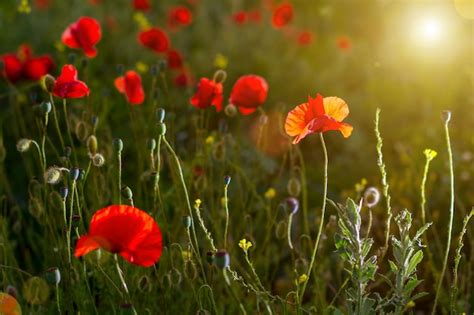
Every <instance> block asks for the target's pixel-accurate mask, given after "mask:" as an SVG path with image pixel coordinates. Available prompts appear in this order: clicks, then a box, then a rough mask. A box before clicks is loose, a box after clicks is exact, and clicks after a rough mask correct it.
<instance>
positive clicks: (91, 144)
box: [87, 135, 98, 155]
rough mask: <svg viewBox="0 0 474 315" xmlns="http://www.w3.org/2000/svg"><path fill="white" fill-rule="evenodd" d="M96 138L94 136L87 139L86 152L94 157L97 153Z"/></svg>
mask: <svg viewBox="0 0 474 315" xmlns="http://www.w3.org/2000/svg"><path fill="white" fill-rule="evenodd" d="M97 147H98V143H97V137H96V136H94V135H90V136H89V138H88V139H87V150H88V151H89V153H90V154H91V155H94V154H96V153H97Z"/></svg>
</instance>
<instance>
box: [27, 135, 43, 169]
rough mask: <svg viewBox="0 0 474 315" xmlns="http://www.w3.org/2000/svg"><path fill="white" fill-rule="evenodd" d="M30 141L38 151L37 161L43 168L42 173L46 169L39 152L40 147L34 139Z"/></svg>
mask: <svg viewBox="0 0 474 315" xmlns="http://www.w3.org/2000/svg"><path fill="white" fill-rule="evenodd" d="M31 143H33V144H34V146H35V147H36V150H37V151H38V156H39V162H40V165H41V169H42V170H43V173H44V172H45V171H46V169H45V166H44V162H43V154H42V153H41V148H40V146H39V144H38V142H36V141H35V140H31Z"/></svg>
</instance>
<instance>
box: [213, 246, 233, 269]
mask: <svg viewBox="0 0 474 315" xmlns="http://www.w3.org/2000/svg"><path fill="white" fill-rule="evenodd" d="M214 264H215V265H216V266H217V267H218V268H220V269H224V268H227V267H229V265H230V256H229V253H228V252H227V251H226V250H224V249H220V250H218V251H217V253H216V255H215V256H214Z"/></svg>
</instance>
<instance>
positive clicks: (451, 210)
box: [431, 119, 454, 315]
mask: <svg viewBox="0 0 474 315" xmlns="http://www.w3.org/2000/svg"><path fill="white" fill-rule="evenodd" d="M444 131H445V135H446V145H447V148H448V157H449V179H450V187H451V199H450V203H449V226H448V239H447V241H446V251H445V253H444V261H443V268H442V269H441V274H440V277H439V281H438V288H437V289H436V296H435V300H434V304H433V310H432V313H431V314H432V315H434V314H435V313H436V306H437V305H438V298H439V294H440V292H441V286H442V284H443V278H444V273H445V272H446V266H447V264H448V256H449V248H450V246H451V234H452V230H453V219H454V164H453V152H452V150H451V140H450V137H449V119H446V120H445V123H444Z"/></svg>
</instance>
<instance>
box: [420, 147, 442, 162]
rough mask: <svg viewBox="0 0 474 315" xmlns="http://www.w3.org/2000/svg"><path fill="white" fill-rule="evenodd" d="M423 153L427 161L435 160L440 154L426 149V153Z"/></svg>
mask: <svg viewBox="0 0 474 315" xmlns="http://www.w3.org/2000/svg"><path fill="white" fill-rule="evenodd" d="M423 153H424V154H425V156H426V159H427V160H428V161H431V160H433V159H434V158H435V157H436V156H437V155H438V152H436V151H435V150H432V149H425V151H423Z"/></svg>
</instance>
